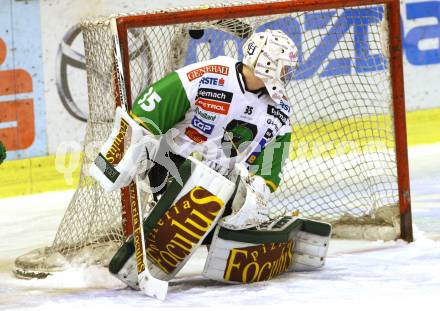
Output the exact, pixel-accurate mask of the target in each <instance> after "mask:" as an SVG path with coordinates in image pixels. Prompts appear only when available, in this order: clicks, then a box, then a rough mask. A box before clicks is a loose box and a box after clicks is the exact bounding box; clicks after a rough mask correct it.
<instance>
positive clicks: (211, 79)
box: [200, 77, 225, 86]
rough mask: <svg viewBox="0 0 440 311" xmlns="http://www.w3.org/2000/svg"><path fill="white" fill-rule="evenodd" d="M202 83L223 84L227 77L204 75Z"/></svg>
mask: <svg viewBox="0 0 440 311" xmlns="http://www.w3.org/2000/svg"><path fill="white" fill-rule="evenodd" d="M202 84H210V85H218V86H223V85H224V84H225V79H223V78H220V79H219V78H214V77H202V79H200V85H202Z"/></svg>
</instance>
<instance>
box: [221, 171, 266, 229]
mask: <svg viewBox="0 0 440 311" xmlns="http://www.w3.org/2000/svg"><path fill="white" fill-rule="evenodd" d="M234 174H235V175H238V177H237V191H236V193H235V196H234V199H233V201H232V214H231V215H229V216H227V217H225V218H223V219H222V225H223V226H224V227H225V228H228V229H231V230H242V229H247V228H251V227H255V226H258V225H260V224H262V223H264V222H266V221H268V220H269V209H268V207H267V200H268V199H269V195H270V189H269V187H268V186H267V185H266V182H265V180H264V179H263V178H262V177H261V176H258V175H250V174H249V172H248V170H247V169H246V168H244V167H243V166H241V165H236V167H235V171H234Z"/></svg>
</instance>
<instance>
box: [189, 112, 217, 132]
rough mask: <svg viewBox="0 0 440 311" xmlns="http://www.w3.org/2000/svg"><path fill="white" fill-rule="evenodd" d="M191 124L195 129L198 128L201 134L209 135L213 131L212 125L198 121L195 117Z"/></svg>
mask: <svg viewBox="0 0 440 311" xmlns="http://www.w3.org/2000/svg"><path fill="white" fill-rule="evenodd" d="M191 124H192V125H193V126H194V127H195V128H198V129H199V130H201V131H202V132H203V133H205V134H208V135H209V134H211V133H212V130H213V129H214V125H212V124H209V123H207V122H203V121H202V120H200V119H199V118H197V117H196V116H194V117H193V119H192V121H191Z"/></svg>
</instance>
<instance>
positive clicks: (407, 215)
mask: <svg viewBox="0 0 440 311" xmlns="http://www.w3.org/2000/svg"><path fill="white" fill-rule="evenodd" d="M375 4H377V5H385V6H386V7H387V14H386V18H387V19H388V24H389V29H388V31H389V32H388V33H389V37H388V38H389V40H388V44H389V61H390V68H389V70H390V77H391V89H392V90H391V92H392V100H393V104H392V105H393V123H394V124H393V125H394V133H395V148H396V164H397V183H398V196H399V210H400V229H401V230H400V232H401V239H403V240H405V241H408V242H411V241H413V232H412V217H411V198H410V184H409V166H408V150H407V134H406V117H405V95H404V79H403V61H402V40H401V30H400V2H399V1H398V0H379V1H377V0H350V1H343V0H290V1H284V2H274V3H264V4H245V5H240V6H230V7H218V8H217V7H216V8H198V9H193V10H189V11H176V12H160V13H152V14H148V15H143V16H142V15H135V16H121V17H116V25H117V35H118V37H119V44H120V52H121V55H122V59H121V61H122V70H123V75H124V79H125V91H126V96H127V101H128V104H129V107H128V109H131V107H130V106H131V103H132V94H131V88H130V70H129V63H130V62H129V50H128V31H129V29H131V28H137V27H149V26H160V25H171V24H178V23H182V22H185V23H191V22H201V21H213V20H220V19H223V18H228V19H231V18H242V17H251V16H263V15H268V14H273V15H276V14H285V13H292V12H299V11H307V10H320V9H332V8H335V9H336V8H342V7H354V6H362V5H375ZM115 85H116V87H115V95H116V96H115V98H116V101H117V103H116V104H117V105H120V102H119V96H120V94H119V90H118V86H117V85H118V83H115ZM130 188H131V187H130ZM133 191H136V190H134V189H129V188H128V187H127V188H124V189H122V190H121V201H122V206H123V211H122V213H121V214H122V217H123V218H124V219H123V224H124V234H125V235H126V236H128V235H130V234H131V233H132V220H131V217H130V215H131V214H130V206H131V205H132V204H138V202H137V199H136V197H137V196H136V195H135V194H134V193H133Z"/></svg>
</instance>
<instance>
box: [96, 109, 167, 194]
mask: <svg viewBox="0 0 440 311" xmlns="http://www.w3.org/2000/svg"><path fill="white" fill-rule="evenodd" d="M158 146H159V142H158V140H157V139H156V138H155V137H154V136H153V135H152V134H151V133H149V132H148V131H147V130H145V129H144V128H142V127H141V126H140V125H139V124H138V123H137V122H136V121H135V120H133V119H132V118H131V117H130V116H129V115H128V114H127V112H126V111H125V110H123V109H122V108H120V107H117V108H116V114H115V120H114V125H113V130H112V132H111V134H110V137H109V138H108V139H107V141H106V142H105V143H104V145H103V147H102V148H101V150H100V152H99V154H98V156H97V157H96V159H95V161H94V162H93V163H92V164H91V166H90V175H91V176H92V177H93V178H94V179H95V180H96V181H97V182H98V183H99V184H100V185H101V187H103V188H104V189H105V190H106V191H107V192H111V191H113V190H117V189H120V188H122V187H125V186H128V185H129V184H130V182H131V181H132V180H133V178H134V177H135V176H136V174H138V173H140V172H142V171H144V170H145V168H146V166H147V165H148V163H146V162H148V161H151V160H152V159H154V158H155V156H156V153H157V150H158Z"/></svg>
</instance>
